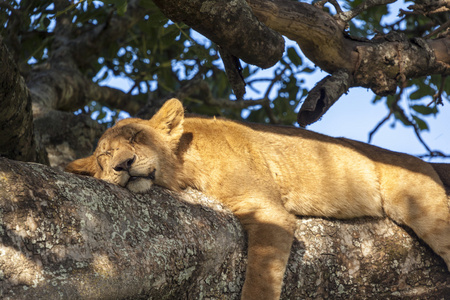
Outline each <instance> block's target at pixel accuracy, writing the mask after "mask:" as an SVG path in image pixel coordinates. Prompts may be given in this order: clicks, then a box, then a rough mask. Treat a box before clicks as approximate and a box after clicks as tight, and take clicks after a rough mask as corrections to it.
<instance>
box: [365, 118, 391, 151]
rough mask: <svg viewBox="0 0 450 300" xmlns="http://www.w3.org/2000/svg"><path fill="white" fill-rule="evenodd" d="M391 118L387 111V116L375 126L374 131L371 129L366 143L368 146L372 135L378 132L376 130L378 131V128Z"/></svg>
mask: <svg viewBox="0 0 450 300" xmlns="http://www.w3.org/2000/svg"><path fill="white" fill-rule="evenodd" d="M391 116H392V111H389V113H388V115H387V116H386V117H385V118H384V119H383V120H381V121H380V122H379V123H378V124H377V126H375V128H374V129H372V131H371V132H370V133H369V140H368V141H367V143H369V144H370V143H372V138H373V135H374V134H375V133H376V132H377V131H378V129H380V127H381V126H382V125H383V124H384V123H386V122H387V121H388V120H389V119H390V118H391Z"/></svg>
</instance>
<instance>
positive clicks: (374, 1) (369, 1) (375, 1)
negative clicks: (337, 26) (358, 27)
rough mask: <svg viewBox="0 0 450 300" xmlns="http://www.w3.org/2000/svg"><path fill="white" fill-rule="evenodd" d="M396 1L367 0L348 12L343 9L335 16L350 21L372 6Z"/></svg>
mask: <svg viewBox="0 0 450 300" xmlns="http://www.w3.org/2000/svg"><path fill="white" fill-rule="evenodd" d="M395 1H396V0H366V1H364V2H363V3H361V4H360V5H358V6H357V7H355V8H354V9H351V10H349V11H346V12H342V11H341V12H340V13H337V14H336V15H335V16H334V17H335V18H336V19H339V20H341V21H343V22H348V21H350V20H351V19H353V18H354V17H356V16H357V15H359V14H360V13H362V12H363V11H365V10H367V9H369V8H371V7H374V6H379V5H387V4H390V3H393V2H395Z"/></svg>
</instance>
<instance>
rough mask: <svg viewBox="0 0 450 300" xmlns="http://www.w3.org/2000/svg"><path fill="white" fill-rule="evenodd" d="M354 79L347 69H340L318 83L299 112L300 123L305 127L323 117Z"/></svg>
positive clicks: (298, 119)
mask: <svg viewBox="0 0 450 300" xmlns="http://www.w3.org/2000/svg"><path fill="white" fill-rule="evenodd" d="M352 80H353V79H352V76H351V75H350V74H349V73H348V72H347V71H345V70H339V71H337V72H334V73H333V74H332V75H331V76H327V77H325V78H324V79H322V80H321V81H320V82H319V83H317V85H316V86H315V87H314V88H313V89H312V90H311V91H310V92H309V94H308V97H306V99H305V102H304V103H303V105H302V107H301V108H300V111H299V112H298V115H297V121H298V124H299V125H300V126H301V127H305V126H306V125H309V124H312V123H314V122H315V121H317V120H318V119H319V118H320V117H322V115H323V114H325V113H326V112H327V110H328V109H329V108H330V107H331V106H332V105H333V104H334V103H335V102H336V101H337V100H338V99H339V98H340V97H341V96H342V94H344V93H346V92H347V91H348V89H349V88H350V86H351V85H352Z"/></svg>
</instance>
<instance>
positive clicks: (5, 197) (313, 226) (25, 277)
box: [0, 158, 450, 299]
mask: <svg viewBox="0 0 450 300" xmlns="http://www.w3.org/2000/svg"><path fill="white" fill-rule="evenodd" d="M0 241H1V243H0V297H1V298H3V299H30V298H32V299H86V298H89V299H125V298H127V299H140V298H142V299H239V294H240V288H241V286H242V284H243V279H244V276H245V274H244V272H245V263H246V254H245V253H246V251H245V249H246V247H245V235H244V233H243V231H242V228H241V226H240V225H239V223H238V221H237V219H236V218H235V217H234V216H233V215H232V214H231V213H230V212H229V211H228V210H227V209H224V208H223V207H222V206H221V205H220V204H219V203H217V202H216V201H214V200H213V199H209V198H207V197H205V196H203V195H201V194H199V193H198V192H195V191H185V192H183V193H180V194H177V193H173V192H169V191H167V190H163V189H161V188H155V189H153V190H152V191H151V192H150V193H148V194H145V195H135V194H132V193H130V192H128V191H127V190H125V189H122V188H120V187H117V186H112V185H110V184H107V183H105V182H102V181H99V180H96V179H93V178H83V177H78V176H75V175H72V174H67V173H63V172H61V171H58V170H55V169H52V168H49V167H46V166H43V165H39V164H33V163H22V162H17V161H11V160H8V159H4V158H1V159H0ZM449 294H450V276H449V273H448V271H447V270H446V267H445V264H444V262H443V261H442V260H441V259H440V258H439V257H438V256H437V255H435V254H434V253H433V252H432V251H431V250H430V249H429V248H428V247H426V246H425V245H423V244H422V243H420V242H419V241H418V240H417V239H416V238H415V237H414V236H413V235H412V234H411V232H410V231H409V230H405V229H403V228H400V227H398V226H396V225H395V224H393V223H392V222H390V221H389V220H386V219H383V220H374V219H359V220H352V221H336V220H323V219H317V218H303V219H299V221H298V228H297V231H296V240H295V241H294V246H293V248H292V251H291V257H290V260H289V263H288V269H287V272H286V276H285V285H284V288H283V294H282V298H283V299H320V298H332V299H349V298H354V299H387V298H389V299H445V297H447V296H448V295H449Z"/></svg>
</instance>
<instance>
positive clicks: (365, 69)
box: [248, 0, 450, 95]
mask: <svg viewBox="0 0 450 300" xmlns="http://www.w3.org/2000/svg"><path fill="white" fill-rule="evenodd" d="M248 2H249V4H250V7H251V8H252V9H253V12H254V13H255V15H256V16H257V17H258V18H259V19H260V20H261V21H262V22H264V23H265V24H266V25H267V26H269V27H271V28H272V29H274V30H276V31H278V32H280V33H281V34H283V35H285V36H287V37H288V38H290V39H292V40H294V41H296V42H297V43H298V45H299V46H300V48H301V49H302V51H303V53H304V54H305V55H306V56H307V57H308V58H309V59H310V60H311V61H312V62H314V63H315V64H316V65H318V66H319V67H320V68H321V69H322V70H324V71H326V72H328V73H333V72H335V71H337V70H339V69H344V70H347V71H348V72H350V73H351V74H354V81H353V86H362V87H366V88H370V89H372V90H373V91H374V92H375V93H376V94H380V95H383V94H386V93H392V92H393V91H395V87H396V86H397V74H399V69H400V68H402V69H403V73H404V75H405V77H406V78H417V77H421V76H424V75H430V74H442V75H445V74H449V73H450V54H449V53H450V36H446V37H442V38H440V39H435V40H420V39H414V40H412V41H410V40H407V39H405V38H401V39H399V38H395V39H392V38H390V36H387V37H386V38H377V39H375V40H373V41H359V40H353V39H352V38H350V37H348V36H346V35H345V34H344V27H343V25H341V24H339V23H338V22H337V21H336V20H335V19H334V18H333V17H332V16H330V15H329V14H328V13H326V12H324V11H322V10H320V9H318V8H317V7H314V6H313V5H309V4H306V3H300V2H294V1H288V0H270V1H269V0H249V1H248ZM399 49H401V51H402V60H399V59H398V51H399Z"/></svg>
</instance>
